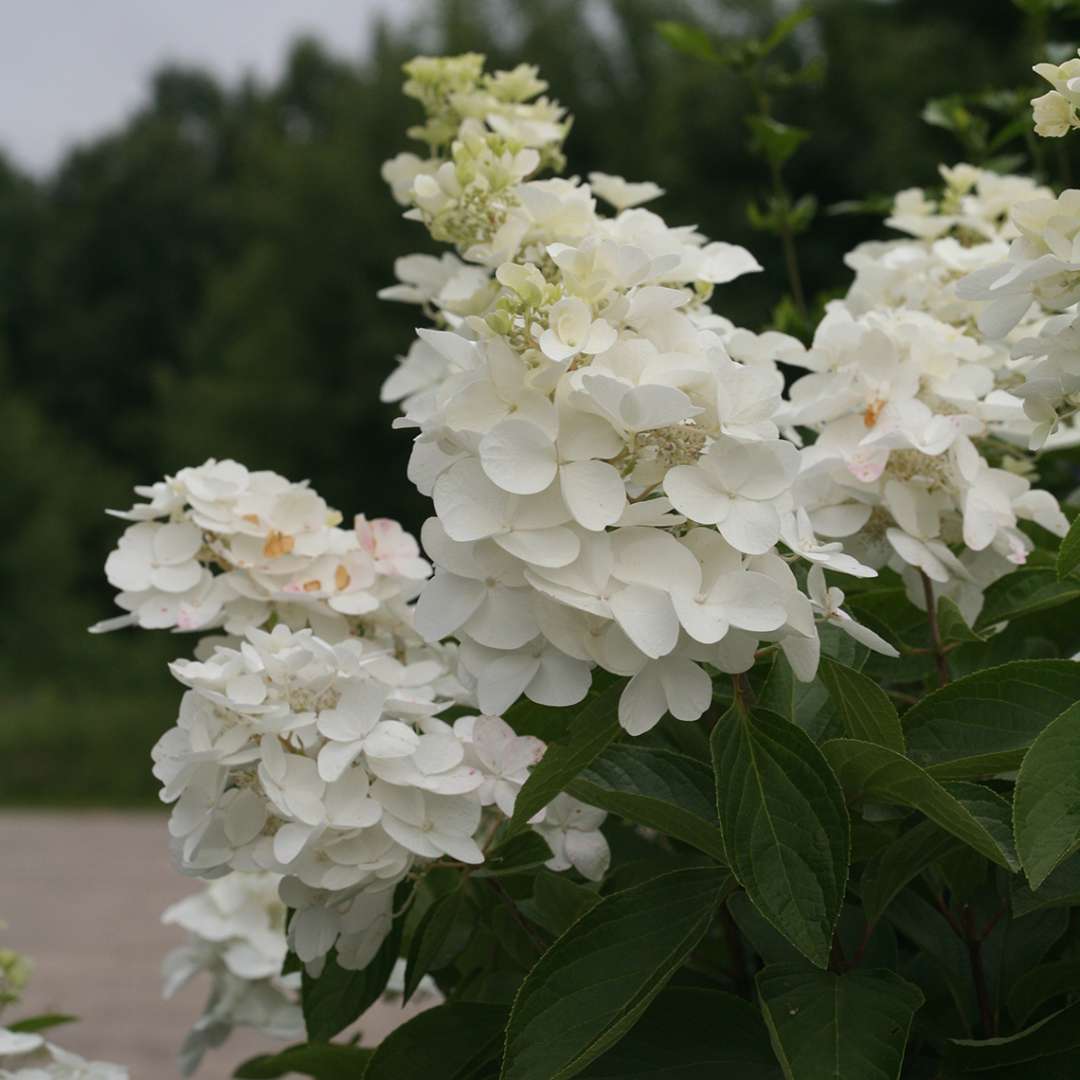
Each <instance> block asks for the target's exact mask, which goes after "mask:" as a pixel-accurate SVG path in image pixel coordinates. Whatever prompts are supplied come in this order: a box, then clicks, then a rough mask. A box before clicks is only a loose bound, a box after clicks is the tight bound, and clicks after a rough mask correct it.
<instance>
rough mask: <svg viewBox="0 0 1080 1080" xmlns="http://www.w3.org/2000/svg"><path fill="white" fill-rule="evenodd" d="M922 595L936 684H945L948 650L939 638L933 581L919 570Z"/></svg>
mask: <svg viewBox="0 0 1080 1080" xmlns="http://www.w3.org/2000/svg"><path fill="white" fill-rule="evenodd" d="M919 576H920V577H921V578H922V584H923V596H924V597H926V619H927V622H928V623H929V624H930V641H931V644H932V645H933V652H934V662H935V663H936V664H937V675H938V685H939V686H945V685H946V684H947V683H948V681H949V657H948V650H947V649H946V648H945V645H944V643H943V642H942V640H941V627H940V626H939V625H938V616H937V605H936V604H935V602H934V601H935V597H934V583H933V582H932V581H931V580H930V579H929V578H928V577H927V576H926V574H925V572H924V571H922V570H920V571H919Z"/></svg>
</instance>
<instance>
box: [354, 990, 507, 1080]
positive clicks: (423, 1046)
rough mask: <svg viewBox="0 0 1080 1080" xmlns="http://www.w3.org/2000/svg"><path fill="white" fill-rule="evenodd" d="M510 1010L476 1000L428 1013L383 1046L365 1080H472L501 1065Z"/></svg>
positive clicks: (395, 1032) (398, 1030)
mask: <svg viewBox="0 0 1080 1080" xmlns="http://www.w3.org/2000/svg"><path fill="white" fill-rule="evenodd" d="M507 1012H508V1011H507V1009H506V1008H504V1007H503V1006H501V1005H486V1004H481V1003H480V1002H475V1001H460V1002H455V1003H453V1004H449V1005H439V1006H437V1007H436V1008H434V1009H428V1010H427V1011H426V1012H422V1013H420V1015H419V1016H414V1017H413V1018H412V1019H411V1020H410V1021H409V1022H408V1023H406V1024H402V1025H401V1027H399V1028H395V1029H394V1030H393V1031H392V1032H390V1034H389V1035H387V1036H386V1038H385V1039H383V1041H382V1042H381V1043H379V1045H378V1046H377V1047H376V1048H375V1052H374V1054H373V1055H372V1058H371V1062H370V1064H369V1065H368V1067H367V1072H365V1073H364V1074H363V1075H364V1080H413V1078H414V1077H415V1078H416V1080H470V1078H471V1077H472V1076H473V1074H474V1073H475V1072H476V1070H477V1069H479V1068H481V1066H483V1065H485V1064H487V1063H488V1062H492V1063H493V1062H496V1061H498V1058H499V1050H500V1049H501V1045H502V1031H503V1025H504V1024H505V1023H506V1017H507ZM492 1075H494V1073H492Z"/></svg>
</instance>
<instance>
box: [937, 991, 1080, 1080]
mask: <svg viewBox="0 0 1080 1080" xmlns="http://www.w3.org/2000/svg"><path fill="white" fill-rule="evenodd" d="M1078 1050H1080V1002H1077V1003H1075V1004H1073V1005H1070V1006H1068V1008H1065V1009H1061V1010H1060V1011H1059V1012H1056V1013H1053V1014H1052V1015H1050V1016H1048V1017H1046V1019H1045V1020H1040V1021H1039V1022H1038V1023H1037V1024H1032V1026H1031V1027H1029V1028H1026V1029H1025V1030H1024V1031H1021V1032H1020V1033H1019V1034H1017V1035H1013V1036H1011V1037H1010V1038H1007V1039H983V1040H978V1041H976V1040H969V1039H950V1040H949V1042H948V1043H946V1046H945V1066H946V1075H947V1076H950V1077H962V1076H971V1075H978V1076H985V1077H986V1080H1036V1078H1037V1080H1075V1077H1076V1062H1077V1051H1078Z"/></svg>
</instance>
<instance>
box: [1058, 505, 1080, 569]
mask: <svg viewBox="0 0 1080 1080" xmlns="http://www.w3.org/2000/svg"><path fill="white" fill-rule="evenodd" d="M1078 566H1080V516H1077V517H1075V518H1074V519H1073V523H1072V524H1071V525H1070V526H1069V531H1068V532H1067V533H1066V534H1065V539H1064V540H1062V541H1061V547H1059V548H1058V554H1057V576H1058V578H1059V579H1061V578H1064V577H1067V576H1068V575H1069V574H1071V573H1072V572H1073V571H1074V570H1075V569H1076V568H1077V567H1078Z"/></svg>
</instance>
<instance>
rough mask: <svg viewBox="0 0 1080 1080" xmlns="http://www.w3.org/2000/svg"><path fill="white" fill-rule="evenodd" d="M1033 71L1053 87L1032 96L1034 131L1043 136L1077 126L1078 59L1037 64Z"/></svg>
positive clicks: (1057, 134)
mask: <svg viewBox="0 0 1080 1080" xmlns="http://www.w3.org/2000/svg"><path fill="white" fill-rule="evenodd" d="M1033 70H1034V72H1035V74H1036V75H1038V76H1040V77H1041V78H1043V79H1045V80H1046V81H1047V82H1048V83H1049V84H1050V85H1051V86H1052V87H1053V89H1052V90H1049V91H1047V93H1045V94H1043V95H1042V96H1041V97H1037V98H1032V99H1031V109H1032V113H1033V116H1034V120H1035V134H1036V135H1042V136H1043V137H1044V138H1060V137H1061V136H1062V135H1068V133H1069V132H1070V131H1072V130H1073V129H1074V128H1077V127H1080V118H1078V117H1077V113H1076V109H1077V106H1078V105H1080V59H1072V60H1066V61H1065V63H1064V64H1036V65H1035V67H1034V68H1033Z"/></svg>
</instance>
